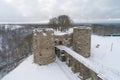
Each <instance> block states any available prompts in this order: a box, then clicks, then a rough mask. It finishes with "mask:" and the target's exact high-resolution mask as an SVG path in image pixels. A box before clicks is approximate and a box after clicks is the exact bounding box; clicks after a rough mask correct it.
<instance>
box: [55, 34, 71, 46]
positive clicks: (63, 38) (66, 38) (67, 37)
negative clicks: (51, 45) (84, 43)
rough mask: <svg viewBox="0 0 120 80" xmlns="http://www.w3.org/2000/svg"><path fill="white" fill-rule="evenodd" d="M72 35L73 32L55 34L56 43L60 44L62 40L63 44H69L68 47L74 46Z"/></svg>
mask: <svg viewBox="0 0 120 80" xmlns="http://www.w3.org/2000/svg"><path fill="white" fill-rule="evenodd" d="M72 35H73V34H65V35H60V36H59V35H58V36H55V42H56V43H55V45H56V46H57V45H60V44H59V41H62V45H64V46H67V47H71V46H72V39H73V38H72Z"/></svg>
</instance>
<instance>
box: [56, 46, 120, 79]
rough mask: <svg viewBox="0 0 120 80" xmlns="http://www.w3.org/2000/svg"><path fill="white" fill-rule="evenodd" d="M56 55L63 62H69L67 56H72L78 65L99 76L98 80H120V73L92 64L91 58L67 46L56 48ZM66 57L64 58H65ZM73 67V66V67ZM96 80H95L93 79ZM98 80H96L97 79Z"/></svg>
mask: <svg viewBox="0 0 120 80" xmlns="http://www.w3.org/2000/svg"><path fill="white" fill-rule="evenodd" d="M55 53H56V54H57V56H58V57H59V59H60V60H62V61H67V58H70V57H66V55H69V56H71V58H73V59H75V60H77V61H78V64H81V63H82V64H83V65H84V66H85V67H86V68H88V69H89V70H91V71H93V72H94V73H95V74H96V76H98V78H97V80H101V79H102V80H120V73H117V72H116V71H114V70H112V69H110V68H108V67H105V66H103V65H101V64H97V63H94V62H92V61H91V60H90V59H89V58H85V57H83V56H81V55H79V54H78V53H76V52H75V51H73V50H72V49H70V48H68V47H66V46H62V45H59V46H56V47H55ZM63 57H64V58H63ZM62 58H63V59H62ZM72 64H75V62H72ZM71 66H72V65H71ZM93 80H94V79H93ZM95 80H96V79H95Z"/></svg>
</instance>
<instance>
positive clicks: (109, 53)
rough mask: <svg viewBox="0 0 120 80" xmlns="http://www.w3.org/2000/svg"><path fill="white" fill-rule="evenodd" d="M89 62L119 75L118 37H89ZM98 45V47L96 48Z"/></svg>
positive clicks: (119, 42) (119, 41) (119, 48)
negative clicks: (100, 65)
mask: <svg viewBox="0 0 120 80" xmlns="http://www.w3.org/2000/svg"><path fill="white" fill-rule="evenodd" d="M91 39H92V42H91V44H92V45H91V57H90V60H92V61H93V62H95V63H97V64H102V65H103V67H107V68H109V69H110V70H113V71H116V73H118V74H120V64H119V61H120V37H101V36H95V35H93V36H92V37H91ZM98 44H99V47H98V48H96V46H97V45H98Z"/></svg>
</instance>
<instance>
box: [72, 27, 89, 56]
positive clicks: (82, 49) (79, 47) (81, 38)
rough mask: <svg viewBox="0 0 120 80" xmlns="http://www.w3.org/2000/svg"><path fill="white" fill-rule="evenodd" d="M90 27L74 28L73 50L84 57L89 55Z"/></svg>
mask: <svg viewBox="0 0 120 80" xmlns="http://www.w3.org/2000/svg"><path fill="white" fill-rule="evenodd" d="M90 43H91V28H90V27H84V28H74V32H73V50H74V51H76V52H77V53H79V54H80V55H82V56H84V57H86V58H87V57H90V45H91V44H90Z"/></svg>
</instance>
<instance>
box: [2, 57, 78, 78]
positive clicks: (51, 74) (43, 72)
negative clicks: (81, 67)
mask: <svg viewBox="0 0 120 80" xmlns="http://www.w3.org/2000/svg"><path fill="white" fill-rule="evenodd" d="M2 80H78V77H77V74H73V73H72V71H71V69H70V68H69V67H67V65H65V63H63V62H61V61H59V60H58V59H56V61H55V62H54V63H51V64H49V65H46V66H39V65H37V64H34V63H33V56H30V57H28V58H27V59H26V60H25V61H24V62H22V63H21V64H20V65H19V66H18V67H17V68H16V69H14V70H13V71H11V72H10V73H9V74H8V75H7V76H5V77H4V78H3V79H2Z"/></svg>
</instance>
